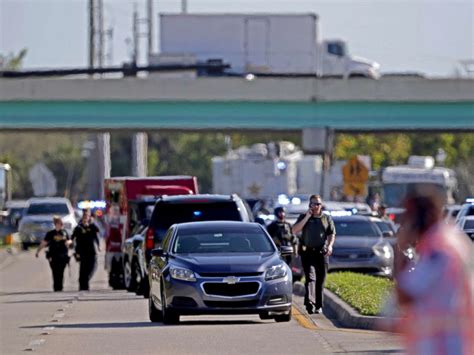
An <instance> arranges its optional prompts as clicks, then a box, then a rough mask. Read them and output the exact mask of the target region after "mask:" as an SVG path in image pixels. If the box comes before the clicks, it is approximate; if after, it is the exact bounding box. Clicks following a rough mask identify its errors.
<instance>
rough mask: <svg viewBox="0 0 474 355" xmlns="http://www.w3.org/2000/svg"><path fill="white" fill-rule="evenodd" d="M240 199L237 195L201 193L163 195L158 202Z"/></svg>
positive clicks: (205, 201)
mask: <svg viewBox="0 0 474 355" xmlns="http://www.w3.org/2000/svg"><path fill="white" fill-rule="evenodd" d="M236 199H240V198H239V197H238V196H237V195H217V194H199V195H174V196H163V197H161V198H160V199H159V200H158V202H171V203H174V202H176V203H179V202H200V203H212V202H228V201H235V200H236Z"/></svg>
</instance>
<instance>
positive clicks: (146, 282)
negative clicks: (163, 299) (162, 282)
mask: <svg viewBox="0 0 474 355" xmlns="http://www.w3.org/2000/svg"><path fill="white" fill-rule="evenodd" d="M141 287H143V297H145V298H148V297H150V281H149V280H148V276H145V277H144V278H143V281H142V286H141Z"/></svg>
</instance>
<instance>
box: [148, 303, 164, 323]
mask: <svg viewBox="0 0 474 355" xmlns="http://www.w3.org/2000/svg"><path fill="white" fill-rule="evenodd" d="M148 315H149V317H150V321H152V322H161V320H162V317H161V312H160V311H159V310H158V309H156V307H155V304H154V303H153V300H152V299H151V297H150V298H149V299H148Z"/></svg>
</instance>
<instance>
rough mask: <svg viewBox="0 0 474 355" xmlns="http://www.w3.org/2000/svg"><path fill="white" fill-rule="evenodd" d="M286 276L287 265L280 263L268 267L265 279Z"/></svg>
mask: <svg viewBox="0 0 474 355" xmlns="http://www.w3.org/2000/svg"><path fill="white" fill-rule="evenodd" d="M285 276H286V265H285V264H279V265H275V266H272V267H270V268H268V269H267V270H266V271H265V280H266V281H268V280H276V279H281V278H283V277H285Z"/></svg>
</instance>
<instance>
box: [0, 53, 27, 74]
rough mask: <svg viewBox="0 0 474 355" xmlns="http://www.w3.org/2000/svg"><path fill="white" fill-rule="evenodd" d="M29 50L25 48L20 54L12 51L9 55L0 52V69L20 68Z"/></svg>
mask: <svg viewBox="0 0 474 355" xmlns="http://www.w3.org/2000/svg"><path fill="white" fill-rule="evenodd" d="M27 52H28V50H27V49H26V48H23V49H22V50H21V51H20V52H19V53H18V54H13V53H10V54H8V55H6V56H5V55H1V54H0V69H2V70H19V69H21V67H22V65H23V59H25V57H26V54H27Z"/></svg>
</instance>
